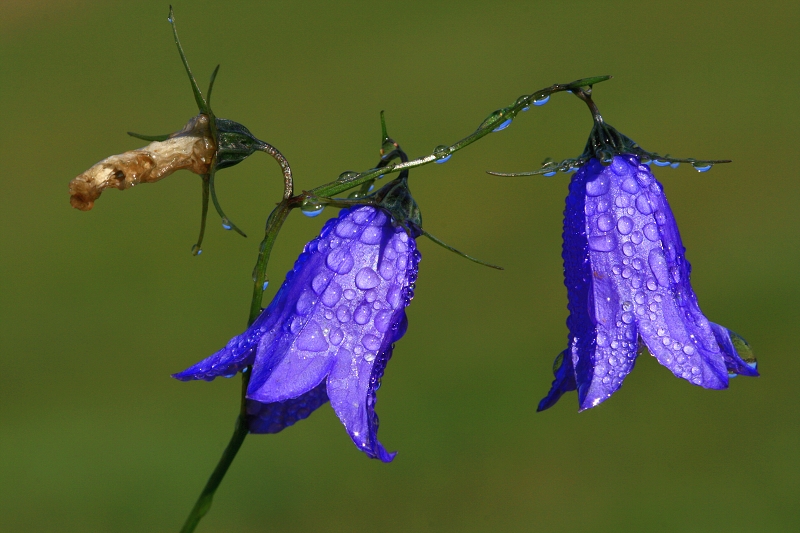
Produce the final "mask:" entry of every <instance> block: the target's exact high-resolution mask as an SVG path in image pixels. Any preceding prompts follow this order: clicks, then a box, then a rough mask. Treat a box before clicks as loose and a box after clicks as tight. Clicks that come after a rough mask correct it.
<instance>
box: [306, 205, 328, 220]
mask: <svg viewBox="0 0 800 533" xmlns="http://www.w3.org/2000/svg"><path fill="white" fill-rule="evenodd" d="M324 209H325V206H324V205H322V204H315V203H313V202H308V203H306V202H303V205H302V207H300V211H302V213H303V214H304V215H305V216H307V217H311V218H314V217H315V216H317V215H319V214H320V213H322V211H323V210H324Z"/></svg>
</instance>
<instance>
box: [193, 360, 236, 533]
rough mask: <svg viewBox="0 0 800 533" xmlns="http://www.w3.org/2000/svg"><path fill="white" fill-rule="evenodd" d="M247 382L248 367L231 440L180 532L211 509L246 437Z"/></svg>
mask: <svg viewBox="0 0 800 533" xmlns="http://www.w3.org/2000/svg"><path fill="white" fill-rule="evenodd" d="M249 382H250V368H249V367H248V368H247V371H246V372H244V373H243V374H242V401H241V407H240V409H239V416H238V417H236V425H235V427H234V429H233V435H232V436H231V440H230V442H228V445H227V446H226V447H225V451H224V452H222V457H220V459H219V462H218V463H217V466H216V468H214V471H213V472H212V473H211V477H209V478H208V482H206V486H205V487H204V488H203V492H201V493H200V497H199V498H197V502H195V504H194V507H192V510H191V512H190V513H189V516H188V517H187V518H186V522H184V524H183V527H182V528H181V533H192V531H194V530H195V528H196V527H197V524H199V523H200V520H201V519H202V518H203V517H204V516H205V515H206V513H207V512H208V510H209V509H211V502H212V501H213V499H214V493H215V492H217V488H219V485H220V483H222V479H223V478H224V477H225V474H227V473H228V468H230V466H231V464H232V463H233V460H234V459H235V458H236V454H237V453H238V452H239V448H241V447H242V443H243V442H244V438H245V437H247V433H248V432H249V430H248V427H247V411H246V409H245V406H246V400H245V393H246V392H247V385H248V383H249Z"/></svg>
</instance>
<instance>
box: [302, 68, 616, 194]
mask: <svg viewBox="0 0 800 533" xmlns="http://www.w3.org/2000/svg"><path fill="white" fill-rule="evenodd" d="M609 78H611V76H596V77H594V78H583V79H580V80H576V81H573V82H572V83H557V84H555V85H551V86H550V87H546V88H544V89H540V90H538V91H536V92H534V93H531V94H528V95H524V96H520V97H519V98H517V101H516V102H514V103H513V104H512V105H510V106H508V107H504V108H503V109H499V110H497V111H495V112H493V113H492V114H491V115H489V116H488V117H487V118H486V120H484V121H483V122H482V123H481V125H480V126H478V129H476V130H475V131H474V132H473V133H472V134H470V135H467V136H466V137H464V138H463V139H461V140H460V141H457V142H456V143H454V144H451V145H450V146H444V147H443V148H444V149H443V150H442V147H437V150H436V152H434V153H432V154H430V155H427V156H424V157H419V158H417V159H414V160H412V161H406V162H402V163H396V164H393V165H389V166H387V167H384V168H373V169H370V170H365V171H364V172H360V173H358V174H355V175H352V176H348V177H346V178H344V179H340V180H336V181H334V182H331V183H327V184H325V185H321V186H320V187H317V188H315V189H312V190H310V191H309V194H310V195H313V196H320V197H326V196H328V197H330V196H336V195H338V194H341V193H343V192H345V191H347V190H349V189H352V188H354V187H357V186H359V185H363V184H364V183H367V182H368V181H370V180H374V179H376V178H377V177H378V176H380V175H381V174H383V175H387V174H391V173H394V172H400V171H402V170H405V169H409V168H414V167H420V166H422V165H427V164H429V163H433V162H434V161H436V160H437V159H438V157H437V152H438V153H441V154H444V155H451V154H453V152H457V151H458V150H461V149H462V148H465V147H466V146H469V145H470V144H472V143H474V142H475V141H477V140H478V139H480V138H482V137H485V136H486V135H489V134H490V133H492V132H493V131H494V130H495V128H497V127H498V126H499V125H500V124H502V123H503V122H505V121H506V120H508V119H513V118H514V117H516V116H517V114H518V113H519V112H520V111H522V110H523V108H526V107H530V105H531V104H532V103H533V101H534V100H538V99H540V98H545V97H547V96H550V95H551V94H554V93H558V92H563V91H574V90H577V89H580V88H581V87H586V86H592V85H594V84H595V83H600V82H602V81H605V80H607V79H609Z"/></svg>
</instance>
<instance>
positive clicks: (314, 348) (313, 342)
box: [297, 320, 328, 352]
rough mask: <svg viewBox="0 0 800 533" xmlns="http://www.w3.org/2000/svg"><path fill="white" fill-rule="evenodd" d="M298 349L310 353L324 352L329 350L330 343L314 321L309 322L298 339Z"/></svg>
mask: <svg viewBox="0 0 800 533" xmlns="http://www.w3.org/2000/svg"><path fill="white" fill-rule="evenodd" d="M297 348H298V349H299V350H304V351H308V352H324V351H326V350H327V349H328V342H327V341H326V340H325V336H324V335H323V334H322V330H321V329H320V327H319V324H317V323H316V322H315V321H313V320H309V321H308V323H307V324H306V327H305V328H303V331H302V332H301V333H300V336H299V337H298V338H297Z"/></svg>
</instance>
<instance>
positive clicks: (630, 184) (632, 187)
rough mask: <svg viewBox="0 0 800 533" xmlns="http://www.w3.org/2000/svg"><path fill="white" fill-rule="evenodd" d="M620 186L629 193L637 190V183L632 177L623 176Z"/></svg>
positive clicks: (634, 192)
mask: <svg viewBox="0 0 800 533" xmlns="http://www.w3.org/2000/svg"><path fill="white" fill-rule="evenodd" d="M620 188H621V189H622V190H623V191H625V192H627V193H630V194H636V193H637V192H638V191H639V185H638V184H637V183H636V180H635V179H633V178H625V180H624V181H623V182H622V185H620Z"/></svg>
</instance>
